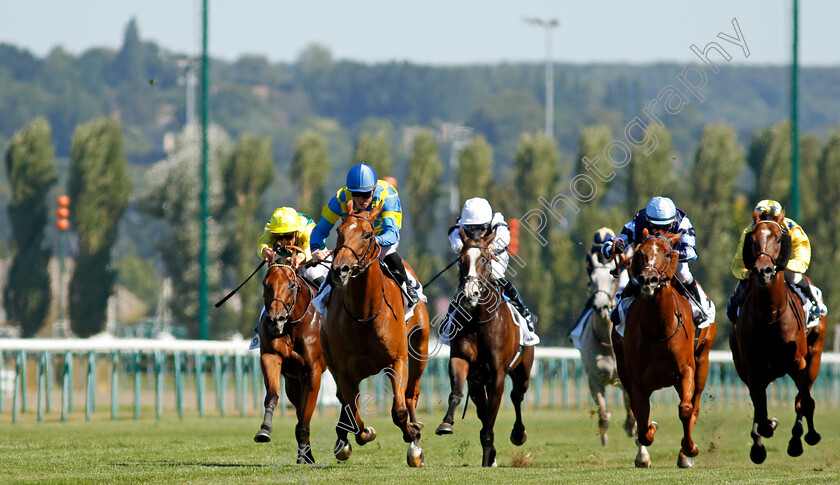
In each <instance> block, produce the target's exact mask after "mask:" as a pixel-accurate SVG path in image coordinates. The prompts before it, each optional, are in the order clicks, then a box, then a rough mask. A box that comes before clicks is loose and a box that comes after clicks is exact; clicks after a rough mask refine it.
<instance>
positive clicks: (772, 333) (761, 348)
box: [729, 217, 826, 464]
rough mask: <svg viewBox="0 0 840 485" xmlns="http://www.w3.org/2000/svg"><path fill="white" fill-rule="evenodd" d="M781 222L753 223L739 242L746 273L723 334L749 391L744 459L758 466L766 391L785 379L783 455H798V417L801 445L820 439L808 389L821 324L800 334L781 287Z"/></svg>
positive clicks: (767, 429)
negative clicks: (789, 423)
mask: <svg viewBox="0 0 840 485" xmlns="http://www.w3.org/2000/svg"><path fill="white" fill-rule="evenodd" d="M779 219H781V220H772V219H771V220H759V221H757V222H756V223H755V225H754V229H753V230H752V231H751V232H749V233H747V234H746V235H745V237H744V248H743V257H744V265H745V266H746V267H747V268H749V269H750V272H749V282H748V287H747V289H746V290H744V291H745V292H746V294H745V297H744V298H742V303H741V304H740V307H739V317H738V319H737V321H736V323H735V324H734V325H733V327H732V331H731V333H730V334H729V346H730V348H731V349H732V359H733V360H734V361H735V369H736V370H737V371H738V376H739V377H740V378H741V380H742V381H744V383H745V384H746V385H747V387H748V388H749V390H750V398H751V399H752V403H753V427H752V431H751V433H750V436H751V437H752V439H753V445H752V447H751V449H750V459H751V460H752V461H753V463H757V464H758V463H763V462H764V460H765V458H767V450H766V449H765V448H764V445H763V444H762V443H761V438H762V437H764V438H770V437H771V436H773V431H774V430H775V429H776V425H777V424H778V422H779V421H778V420H777V419H775V418H773V419H772V420H770V419H767V386H768V385H769V384H770V383H771V382H772V381H774V380H776V379H778V378H780V377H784V375H785V374H787V375H789V376H790V377H791V378H792V379H793V381H794V383H795V384H796V389H797V390H798V393H797V394H796V403H795V408H796V422H795V423H794V425H793V429H792V431H791V439H790V442H789V443H788V448H787V453H788V455H790V456H799V455H801V454H802V452H803V449H802V441H801V437H802V434H803V429H802V418H803V417H804V418H806V419H807V421H808V433H807V434H805V442H806V443H808V444H809V445H811V446H813V445H816V444H817V443H819V441H820V439H821V436H820V434H819V433H818V432H817V431H816V429H814V399H813V398H812V397H811V386H812V385H813V384H814V380H816V378H817V374H818V373H819V371H820V360H821V358H822V347H823V340H824V339H825V333H826V320H825V317H824V316H820V323H819V325H817V326H815V327H813V328H811V329H806V324H805V322H806V320H807V316H806V315H805V312H804V311H803V309H802V304H801V302H800V301H799V299H798V298H796V297H794V295H793V292H792V291H791V290H790V289H789V288H788V287H787V285H786V284H785V277H784V268H785V267H786V266H787V263H788V261H789V260H790V255H791V241H790V236H789V235H788V234H787V231H785V230H784V229H783V228H782V225H781V224H783V223H784V221H783V219H782V218H781V217H780V218H779Z"/></svg>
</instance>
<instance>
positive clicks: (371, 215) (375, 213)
mask: <svg viewBox="0 0 840 485" xmlns="http://www.w3.org/2000/svg"><path fill="white" fill-rule="evenodd" d="M383 207H385V206H384V204H383V205H380V206H378V207H374V208H372V209H371V210H370V212H368V213H367V217H368V219H370V221H371V222H373V221H375V220H376V218H377V217H379V214H380V213H381V212H382V208H383Z"/></svg>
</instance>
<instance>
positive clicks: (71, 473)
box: [0, 403, 840, 485]
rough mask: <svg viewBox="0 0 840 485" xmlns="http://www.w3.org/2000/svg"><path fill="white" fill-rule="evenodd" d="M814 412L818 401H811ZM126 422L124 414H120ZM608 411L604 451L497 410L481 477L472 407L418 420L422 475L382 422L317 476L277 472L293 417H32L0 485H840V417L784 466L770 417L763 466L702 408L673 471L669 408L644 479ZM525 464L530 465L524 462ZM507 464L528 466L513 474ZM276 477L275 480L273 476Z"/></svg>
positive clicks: (1, 471)
mask: <svg viewBox="0 0 840 485" xmlns="http://www.w3.org/2000/svg"><path fill="white" fill-rule="evenodd" d="M818 405H819V403H818ZM125 414H129V412H128V411H126V412H125V413H124V414H123V415H125ZM620 414H621V412H619V411H618V410H614V412H613V419H612V428H611V432H610V442H609V445H608V446H607V447H606V448H602V447H601V446H600V443H599V439H598V437H597V431H596V427H597V426H596V419H595V418H594V417H592V416H591V415H590V412H589V411H588V410H583V411H558V412H550V411H539V412H535V411H533V410H526V414H525V424H526V427H527V430H528V441H527V443H525V445H524V446H523V447H521V448H515V447H514V446H513V445H511V443H510V441H509V439H508V436H509V434H510V430H511V427H512V424H513V413H512V411H509V410H506V409H503V410H502V412H501V414H500V416H499V420H498V422H497V425H496V448H497V452H498V456H497V461H498V463H499V468H495V469H482V468H481V467H480V466H479V465H480V462H481V447H480V445H479V437H478V431H479V427H480V426H479V421H478V419H477V418H476V417H475V408H474V407H473V406H472V404H470V409H469V411H468V412H467V419H465V420H463V421H462V420H461V419H460V413H459V416H458V419H457V421H456V424H455V433H454V434H453V435H450V436H435V434H434V428H435V427H436V426H437V424H438V423H439V422H440V419H441V417H442V413H440V412H439V413H436V414H434V415H428V414H424V413H419V416H418V417H419V418H420V420H421V421H424V422H425V423H426V428H425V430H424V432H423V438H422V440H421V445H422V446H423V449H424V451H425V454H426V459H427V462H426V466H425V467H424V468H423V469H409V468H408V467H407V465H406V464H405V453H406V449H407V445H406V444H404V443H403V442H402V438H401V434H400V433H399V432H398V431H397V429H396V428H395V427H394V426H393V424H392V423H391V422H390V418H389V417H388V416H373V417H370V418H367V419H366V424H367V425H373V426H375V427H376V429H377V432H378V437H377V438H376V440H375V441H374V442H372V443H369V444H367V445H365V446H364V447H361V446H356V445H355V442H354V444H353V455H352V456H351V458H350V460H349V461H347V462H343V463H339V462H337V461H336V460H335V459H323V458H322V457H321V456H319V455H318V454H317V453H316V458H317V459H318V465H322V464H323V465H325V467H324V468H323V469H315V468H311V467H298V466H296V465H285V466H276V465H277V464H278V463H282V462H286V463H292V462H293V460H292V459H293V453H294V447H295V444H294V435H293V429H294V424H295V422H294V420H293V418H292V417H291V416H292V414H291V413H287V414H286V416H285V417H284V418H281V417H280V415H279V413H278V414H277V415H276V418H275V429H274V433H273V437H274V439H273V441H272V442H271V443H268V444H256V443H254V442H253V440H252V438H253V435H254V433H255V432H256V431H257V429H258V427H259V424H260V418H259V417H257V416H252V417H249V418H239V417H229V418H225V419H219V418H215V417H207V418H204V419H199V418H197V417H187V418H186V419H184V420H183V421H179V420H177V418H165V419H164V420H162V421H160V422H158V421H155V420H150V419H143V420H140V421H133V420H130V419H124V418H123V419H120V420H117V421H111V420H109V419H107V417H108V416H107V415H105V414H104V413H99V414H98V415H97V416H96V419H94V420H93V421H91V422H85V421H84V416H83V415H78V414H76V415H73V416H72V417H71V419H70V420H69V421H68V422H66V423H60V422H56V419H57V418H56V417H55V416H52V415H51V416H49V418H48V419H49V420H48V421H45V422H44V423H40V424H39V423H37V422H35V418H34V416H33V415H32V414H27V415H25V416H23V417H22V419H21V421H20V422H18V423H17V424H11V423H10V422H9V421H10V416H9V415H8V413H6V414H4V415H3V420H4V422H3V423H0V483H4V484H5V483H109V484H111V483H274V482H275V481H276V480H277V479H278V476H279V475H283V474H285V473H290V472H291V473H295V470H298V469H299V470H300V471H299V472H297V473H299V475H297V476H296V478H293V477H289V476H287V481H286V482H285V483H332V484H344V483H376V484H380V485H385V484H389V485H390V484H392V483H411V484H425V483H455V484H459V485H460V484H482V485H487V484H489V483H505V484H507V483H528V484H536V483H574V484H581V483H584V484H585V483H599V484H600V483H622V484H626V483H645V484H648V483H668V484H671V483H691V484H704V485H705V484H713V483H714V484H716V483H757V484H758V483H761V484H764V483H808V484H812V483H840V446H838V445H840V439H838V436H840V412H838V411H837V410H833V409H826V408H822V409H818V412H817V417H816V419H817V421H816V423H817V429H818V430H819V431H820V432H821V433H822V436H823V439H822V442H820V443H819V444H818V445H817V446H816V447H809V446H807V445H805V453H804V455H802V456H801V457H799V458H791V457H789V456H787V454H786V449H787V441H788V439H789V437H790V427H791V425H792V424H793V411H792V409H789V408H785V409H773V410H772V413H771V415H772V416H776V417H778V418H779V419H780V420H781V423H780V425H779V428H778V429H777V431H776V436H775V437H774V438H772V439H769V440H764V442H765V444H766V445H767V451H768V457H767V461H766V462H765V463H764V464H763V465H760V466H759V465H754V464H752V463H751V462H750V460H749V456H748V453H749V448H750V443H751V441H750V438H749V429H750V427H751V422H752V418H751V410H750V409H747V408H744V409H727V410H719V409H713V408H706V409H704V410H703V412H702V413H701V416H700V421H699V423H698V425H697V426H696V427H695V433H694V439H695V441H696V442H697V444H698V446H699V447H700V455H699V456H698V457H697V458H696V459H695V466H694V468H692V469H689V470H680V469H678V468H677V467H676V458H677V452H678V446H679V440H680V438H681V436H682V432H681V430H682V428H681V425H680V423H679V420H678V419H677V411H676V406H673V407H671V406H669V407H665V406H660V407H658V408H655V409H654V412H653V418H654V419H655V420H657V421H658V422H659V424H660V428H659V431H658V433H657V435H656V441H655V443H654V444H653V446H652V447H651V448H650V454H651V458H652V461H653V466H652V468H651V469H646V470H644V469H636V468H634V467H633V458H634V456H635V446H634V445H633V441H632V439H630V438H628V437H627V436H626V435H625V434H624V432H623V431H622V429H621V423H622V421H623V417H622V416H620ZM331 421H332V418H330V417H323V418H318V417H316V418H315V419H313V422H312V436H313V438H314V437H315V435H316V434H318V433H319V432H321V431H322V430H326V431H324V432H325V433H329V435H330V440H329V443H330V444H332V443H333V442H334V440H335V438H334V435H333V434H332V433H333V425H332V424H331ZM526 454H527V455H530V456H529V457H526ZM515 457H518V458H517V460H518V461H520V462H523V461H524V462H529V464H528V466H527V467H514V466H512V464H513V462H514V459H515ZM273 473H274V475H273Z"/></svg>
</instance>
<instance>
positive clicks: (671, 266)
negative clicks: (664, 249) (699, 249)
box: [665, 250, 680, 281]
mask: <svg viewBox="0 0 840 485" xmlns="http://www.w3.org/2000/svg"><path fill="white" fill-rule="evenodd" d="M669 257H670V258H671V261H670V262H669V263H668V267H667V268H666V269H665V277H666V278H668V280H669V281H670V279H671V278H673V277H674V275H675V274H677V265H679V264H680V253H679V251H674V250H671V254H670V255H669Z"/></svg>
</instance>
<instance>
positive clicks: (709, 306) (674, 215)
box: [601, 197, 715, 325]
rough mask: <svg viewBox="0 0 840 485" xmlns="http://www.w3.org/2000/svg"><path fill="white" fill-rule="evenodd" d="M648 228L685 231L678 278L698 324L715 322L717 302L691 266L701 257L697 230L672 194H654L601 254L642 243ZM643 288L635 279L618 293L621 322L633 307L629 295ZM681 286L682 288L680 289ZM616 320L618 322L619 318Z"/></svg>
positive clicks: (678, 250) (651, 230)
mask: <svg viewBox="0 0 840 485" xmlns="http://www.w3.org/2000/svg"><path fill="white" fill-rule="evenodd" d="M644 229H647V230H648V232H649V233H651V234H653V233H655V232H663V231H664V232H668V233H672V234H682V236H681V237H680V240H679V242H677V244H676V245H674V250H676V251H677V252H678V253H679V255H680V260H679V264H678V265H677V272H676V275H675V276H676V277H677V281H679V282H680V283H682V286H683V288H685V292H684V293H687V296H688V297H689V298H688V299H689V301H690V302H691V305H692V308H693V309H694V310H695V314H696V316H695V320H694V323H695V324H696V325H700V324H703V323H711V322H713V321H714V312H715V310H714V303H712V301H711V300H709V297H708V296H706V293H705V292H704V291H703V289H702V288H701V287H699V286H698V285H697V281H696V280H695V279H694V276H693V275H692V274H691V270H689V268H688V263H689V262H690V261H694V260H696V259H697V249H696V248H695V247H694V245H695V242H696V238H695V233H694V226H692V225H691V221H690V220H689V219H688V216H687V215H686V214H685V212H683V211H682V210H680V209H678V208H677V206H676V205H674V201H672V200H671V199H669V198H668V197H654V198H652V199H651V200H650V202H648V204H647V206H646V207H645V208H644V209H642V210H640V211H639V212H637V213H636V215H635V216H634V217H633V220H632V221H630V222H628V223H627V224H625V225H624V228H623V229H622V230H621V234H619V235H618V236H616V237H614V238H611V239H609V240H607V241H606V242H605V243H604V245H603V246H602V247H601V254H603V255H604V256H607V257H611V256H612V255H613V254H615V252H618V251H622V250H624V248H625V247H626V246H627V245H629V244H630V243H633V244H634V245H638V244H641V243H642V241H644V238H643V237H642V232H643V230H644ZM638 288H639V286H638V284H636V282H635V280H634V279H633V278H631V279H630V283H629V284H628V285H627V287H626V288H625V289H624V291H623V292H621V293H620V296H617V299H619V301H618V304H617V305H616V310H618V316H619V317H620V319H621V322H623V321H624V317H625V316H626V314H627V313H626V312H627V308H629V306H630V303H631V302H632V300H629V301H624V302H623V304H622V300H624V298H625V297H628V296H632V295H634V294H635V293H634V292H635V291H637V290H638ZM678 289H679V288H678ZM613 323H616V322H615V321H614V322H613Z"/></svg>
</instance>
